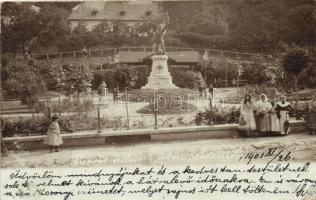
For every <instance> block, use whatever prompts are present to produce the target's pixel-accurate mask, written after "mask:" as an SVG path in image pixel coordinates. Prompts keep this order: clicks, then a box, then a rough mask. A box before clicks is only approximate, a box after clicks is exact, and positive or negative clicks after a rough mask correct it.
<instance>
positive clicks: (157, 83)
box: [142, 55, 178, 89]
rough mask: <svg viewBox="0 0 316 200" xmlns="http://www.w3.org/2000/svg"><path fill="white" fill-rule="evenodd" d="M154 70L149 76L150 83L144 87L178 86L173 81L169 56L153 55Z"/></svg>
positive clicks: (165, 87)
mask: <svg viewBox="0 0 316 200" xmlns="http://www.w3.org/2000/svg"><path fill="white" fill-rule="evenodd" d="M151 59H152V61H153V62H152V70H151V72H150V75H149V77H148V83H147V84H146V85H145V86H144V87H142V89H154V88H160V89H172V88H178V87H177V86H175V85H174V84H173V83H172V77H171V76H170V72H169V71H168V63H167V61H168V56H166V55H153V56H152V57H151Z"/></svg>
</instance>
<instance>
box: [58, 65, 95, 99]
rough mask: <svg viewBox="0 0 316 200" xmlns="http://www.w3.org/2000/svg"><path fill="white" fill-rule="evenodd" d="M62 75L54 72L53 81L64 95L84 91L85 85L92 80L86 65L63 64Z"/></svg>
mask: <svg viewBox="0 0 316 200" xmlns="http://www.w3.org/2000/svg"><path fill="white" fill-rule="evenodd" d="M61 74H62V76H59V75H60V74H59V73H58V74H56V77H55V78H56V79H55V81H56V82H57V83H58V84H59V86H60V91H62V92H63V93H64V94H65V95H71V94H74V93H78V95H79V93H80V92H83V91H86V89H87V85H88V84H89V83H90V82H91V80H92V78H93V77H92V74H91V72H90V70H89V68H88V67H86V66H76V65H64V66H62V72H61Z"/></svg>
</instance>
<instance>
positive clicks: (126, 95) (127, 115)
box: [125, 88, 129, 130]
mask: <svg viewBox="0 0 316 200" xmlns="http://www.w3.org/2000/svg"><path fill="white" fill-rule="evenodd" d="M125 98H126V99H125V100H126V118H127V130H129V114H128V94H127V88H125Z"/></svg>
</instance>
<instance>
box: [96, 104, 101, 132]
mask: <svg viewBox="0 0 316 200" xmlns="http://www.w3.org/2000/svg"><path fill="white" fill-rule="evenodd" d="M97 107H98V108H97V111H98V133H101V119H100V106H99V103H98V105H97Z"/></svg>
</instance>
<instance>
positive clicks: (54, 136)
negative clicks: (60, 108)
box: [47, 115, 63, 152]
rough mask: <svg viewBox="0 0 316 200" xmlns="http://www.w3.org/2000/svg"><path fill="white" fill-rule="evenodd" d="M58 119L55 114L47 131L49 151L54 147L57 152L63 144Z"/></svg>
mask: <svg viewBox="0 0 316 200" xmlns="http://www.w3.org/2000/svg"><path fill="white" fill-rule="evenodd" d="M57 120H58V117H57V116H56V115H54V116H53V117H52V122H51V123H50V125H49V128H48V131H47V143H48V145H49V150H50V151H49V152H52V151H53V148H54V147H55V152H58V146H59V145H61V144H63V139H62V137H61V135H60V128H59V124H58V121H57Z"/></svg>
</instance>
